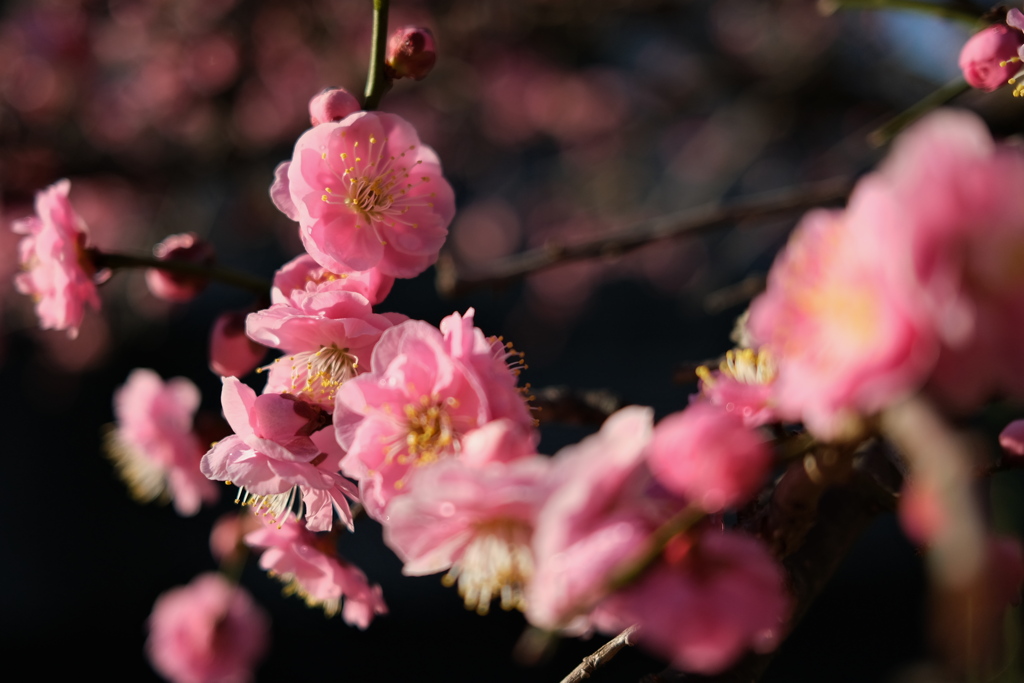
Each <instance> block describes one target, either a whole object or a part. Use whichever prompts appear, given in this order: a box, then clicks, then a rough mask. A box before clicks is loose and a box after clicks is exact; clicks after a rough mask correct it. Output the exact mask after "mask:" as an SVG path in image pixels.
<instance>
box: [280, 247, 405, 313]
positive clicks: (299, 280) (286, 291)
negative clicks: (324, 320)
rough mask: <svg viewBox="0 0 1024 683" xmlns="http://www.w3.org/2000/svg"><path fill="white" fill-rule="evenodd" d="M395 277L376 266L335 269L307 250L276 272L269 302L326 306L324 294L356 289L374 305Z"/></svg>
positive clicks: (314, 307) (388, 290)
mask: <svg viewBox="0 0 1024 683" xmlns="http://www.w3.org/2000/svg"><path fill="white" fill-rule="evenodd" d="M394 284H395V278H393V277H391V276H390V275H384V274H383V273H381V272H380V270H379V269H377V268H370V269H369V270H363V271H349V272H343V273H333V272H331V271H329V270H327V269H326V268H324V267H323V266H321V265H320V264H319V263H317V262H316V261H315V260H313V257H312V256H309V255H308V254H303V255H302V256H297V257H295V258H294V259H292V260H291V261H289V262H288V263H286V264H284V265H283V266H281V267H280V268H279V269H278V270H277V272H276V273H274V287H273V289H271V290H270V303H272V304H291V305H292V306H294V307H295V308H308V309H309V310H317V311H319V310H323V308H324V304H323V303H321V301H322V300H323V298H324V296H323V295H324V294H326V293H328V292H334V291H342V292H354V293H356V294H361V295H363V296H365V297H366V299H367V301H369V302H370V305H371V306H376V305H377V304H379V303H380V302H382V301H384V299H385V297H387V295H388V293H389V292H390V291H391V287H392V286H394Z"/></svg>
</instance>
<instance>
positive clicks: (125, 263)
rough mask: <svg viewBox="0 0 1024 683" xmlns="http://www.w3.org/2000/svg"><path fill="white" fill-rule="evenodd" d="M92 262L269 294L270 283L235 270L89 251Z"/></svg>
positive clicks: (97, 265)
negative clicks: (155, 271) (152, 269)
mask: <svg viewBox="0 0 1024 683" xmlns="http://www.w3.org/2000/svg"><path fill="white" fill-rule="evenodd" d="M90 255H91V256H92V261H93V263H94V264H95V265H96V268H97V269H102V268H111V269H114V268H159V269H160V270H166V271H168V272H171V273H181V274H182V275H196V276H198V277H204V278H209V279H210V280H217V281H218V282H223V283H224V284H227V285H232V286H234V287H239V288H241V289H247V290H249V291H250V292H252V293H254V294H257V295H259V296H267V294H268V293H269V292H270V288H271V286H272V285H271V283H270V282H267V281H266V280H264V279H263V278H259V277H256V276H254V275H249V274H248V273H242V272H239V271H237V270H229V269H228V268H221V267H218V266H204V265H202V264H199V263H188V262H186V261H161V260H160V259H158V258H156V257H153V256H133V255H130V254H107V253H104V252H100V251H91V252H90Z"/></svg>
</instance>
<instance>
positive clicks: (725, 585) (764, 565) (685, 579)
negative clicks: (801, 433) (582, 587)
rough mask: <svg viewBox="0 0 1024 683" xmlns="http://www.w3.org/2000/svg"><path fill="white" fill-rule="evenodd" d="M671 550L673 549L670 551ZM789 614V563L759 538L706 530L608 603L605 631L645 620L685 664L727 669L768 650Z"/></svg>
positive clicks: (603, 610) (602, 610)
mask: <svg viewBox="0 0 1024 683" xmlns="http://www.w3.org/2000/svg"><path fill="white" fill-rule="evenodd" d="M666 555H669V553H666ZM788 616H789V596H788V594H787V592H786V587H785V577H784V575H783V572H782V568H781V567H780V566H779V565H778V564H777V563H776V562H775V560H774V559H773V558H772V556H771V554H770V553H769V552H768V549H767V548H766V547H765V546H764V544H762V543H761V542H760V541H758V540H757V539H755V538H753V537H751V536H746V535H744V534H741V533H737V532H731V531H705V532H704V533H702V534H701V535H700V537H699V538H698V539H697V541H696V542H695V543H694V544H693V545H691V546H690V547H689V550H688V551H687V552H685V553H683V554H681V555H680V556H679V557H672V558H670V559H669V558H667V559H665V560H663V561H661V562H659V563H657V564H656V565H655V566H654V567H652V568H651V569H649V570H648V571H647V572H646V573H645V574H644V575H643V576H642V577H641V578H640V579H639V580H638V581H637V582H636V583H634V584H632V585H630V586H627V587H626V588H625V589H623V590H621V591H618V592H616V593H613V594H612V595H611V596H609V597H608V598H607V599H606V600H605V601H604V602H602V603H601V605H600V607H599V609H598V610H597V613H596V614H595V618H596V621H597V622H598V625H599V627H600V628H601V630H603V631H607V632H613V633H614V632H617V631H619V630H621V629H623V628H625V627H626V626H629V625H630V624H638V625H639V626H640V629H639V631H638V632H637V639H638V640H639V642H640V643H641V644H642V645H645V646H647V647H649V648H650V649H652V650H654V651H655V652H656V653H658V654H660V655H661V656H663V657H665V658H667V659H669V660H670V661H671V662H672V665H673V666H674V667H676V668H679V669H682V670H684V671H693V672H697V673H702V674H714V673H719V672H721V671H723V670H725V669H726V668H728V667H729V666H730V665H732V664H733V663H735V662H736V660H738V659H739V658H740V656H742V655H743V653H744V652H746V651H747V650H748V649H753V650H755V651H756V652H768V651H771V650H773V649H774V648H775V646H776V645H778V643H779V642H780V641H781V639H782V636H783V631H784V629H785V622H786V619H787V618H788Z"/></svg>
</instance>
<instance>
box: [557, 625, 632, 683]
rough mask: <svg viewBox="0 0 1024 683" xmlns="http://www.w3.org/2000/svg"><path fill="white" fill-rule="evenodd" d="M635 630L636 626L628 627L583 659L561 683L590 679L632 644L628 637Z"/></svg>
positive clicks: (574, 682) (575, 682)
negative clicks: (620, 651) (598, 669)
mask: <svg viewBox="0 0 1024 683" xmlns="http://www.w3.org/2000/svg"><path fill="white" fill-rule="evenodd" d="M636 629H637V626H636V624H634V625H633V626H630V627H629V628H627V629H626V630H625V631H623V632H622V633H620V634H619V635H617V636H615V637H614V638H612V639H611V640H609V641H608V642H607V643H605V644H604V645H602V646H601V647H600V648H598V649H597V651H596V652H594V654H592V655H589V656H587V657H584V658H583V662H582V663H580V665H579V666H577V667H576V668H575V669H573V670H572V671H571V672H570V673H569V675H568V676H566V677H565V678H563V679H562V681H561V683H579V681H582V680H584V679H586V678H590V674H592V673H594V671H596V670H597V668H598V667H599V666H601V665H602V664H604V663H605V662H607V661H608V660H609V659H611V658H612V657H614V656H615V655H617V654H618V653H619V650H621V649H622V648H624V647H626V646H627V645H632V644H633V643H631V642H629V637H630V636H631V635H633V633H634V632H635V631H636Z"/></svg>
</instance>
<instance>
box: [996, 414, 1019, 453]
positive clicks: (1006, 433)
mask: <svg viewBox="0 0 1024 683" xmlns="http://www.w3.org/2000/svg"><path fill="white" fill-rule="evenodd" d="M999 445H1000V446H1002V447H1003V450H1004V451H1006V452H1007V453H1009V454H1010V455H1015V456H1024V420H1014V421H1013V422H1011V423H1010V424H1008V425H1006V427H1004V428H1003V431H1001V432H1000V433H999Z"/></svg>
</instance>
